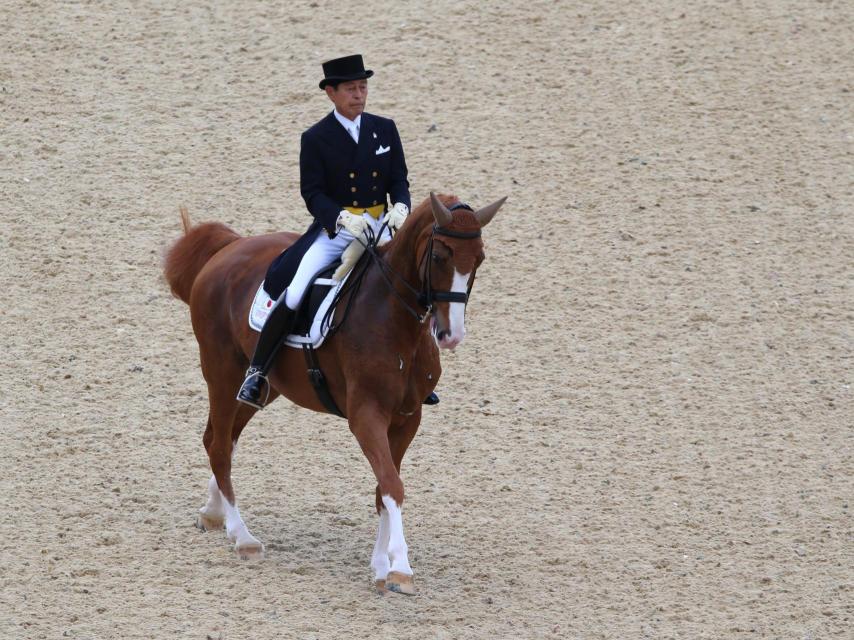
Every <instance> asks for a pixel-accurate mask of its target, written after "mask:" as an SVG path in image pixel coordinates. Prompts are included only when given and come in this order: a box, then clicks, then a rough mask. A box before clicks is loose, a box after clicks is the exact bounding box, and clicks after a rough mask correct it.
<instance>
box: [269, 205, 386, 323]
mask: <svg viewBox="0 0 854 640" xmlns="http://www.w3.org/2000/svg"><path fill="white" fill-rule="evenodd" d="M362 217H363V218H364V219H365V220H367V222H368V225H369V226H370V227H371V228H372V229H373V230H374V233H378V232H379V230H380V226H382V225H381V223H380V220H382V219H383V218H380V220H376V219H374V218H373V217H372V216H371V214H369V213H363V214H362ZM388 237H389V232H388V228H386V229H385V231H383V238H388ZM351 242H353V236H352V235H351V234H350V232H349V231H347V230H346V229H341V231H339V232H338V234H337V235H336V236H335V237H334V238H330V237H329V236H328V235H326V232H325V231H324V230H322V229H321V231H320V233H319V234H318V236H317V238H315V240H314V244H312V245H311V246H310V247H309V248H308V251H306V252H305V255H304V256H303V258H302V262H300V265H299V267H298V268H297V272H296V274H295V275H294V279H293V280H292V281H291V284H290V285H288V289H287V291H286V292H285V304H286V305H288V307H289V308H291V309H296V308H297V307H298V306H299V303H300V300H302V296H303V294H304V293H305V291H306V289H307V288H308V286H309V285H310V284H311V279H312V278H313V277H314V274H316V273H317V272H318V271H320V270H321V269H322V268H323V267H325V266H327V265H330V264H332V263H333V262H335V261H336V260H337V259H338V258H340V257H341V254H342V253H343V252H344V249H346V248H347V247H348V246H349V245H350V243H351Z"/></svg>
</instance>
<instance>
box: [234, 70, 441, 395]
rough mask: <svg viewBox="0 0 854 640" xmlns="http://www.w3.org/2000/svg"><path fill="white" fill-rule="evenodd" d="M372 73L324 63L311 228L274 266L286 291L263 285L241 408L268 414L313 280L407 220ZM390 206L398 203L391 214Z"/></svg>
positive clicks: (402, 165) (395, 154)
mask: <svg viewBox="0 0 854 640" xmlns="http://www.w3.org/2000/svg"><path fill="white" fill-rule="evenodd" d="M373 73H374V72H373V71H371V70H370V69H367V70H366V69H365V66H364V63H363V62H362V56H361V55H352V56H346V57H344V58H337V59H335V60H329V61H328V62H324V63H323V74H324V78H323V80H321V81H320V88H321V89H323V90H325V91H326V95H327V96H328V97H329V99H330V100H331V101H332V103H333V104H334V105H335V108H334V109H333V111H332V112H331V113H329V115H327V116H326V117H325V118H323V119H322V120H321V121H320V122H318V123H316V124H315V125H314V126H312V127H310V128H309V129H308V130H306V131H305V132H304V133H303V134H302V138H301V143H300V191H301V193H302V197H303V199H304V200H305V204H306V206H307V207H308V210H309V212H310V213H311V215H312V216H313V217H314V221H313V222H312V224H311V226H310V227H309V228H308V231H306V232H305V234H303V236H302V237H301V238H300V239H299V240H298V241H297V242H296V243H295V244H294V245H293V246H292V247H291V248H290V249H289V250H288V251H287V252H285V253H284V254H282V256H280V258H279V259H278V260H277V262H276V263H274V268H275V270H276V272H277V274H278V279H279V280H280V281H283V282H286V283H288V284H287V285H286V286H287V288H286V289H284V291H276V290H272V291H271V289H270V283H269V282H268V283H266V284H265V288H266V289H267V292H268V293H270V294H271V295H272V296H273V297H274V298H276V303H275V306H274V307H273V309H272V311H271V313H270V315H269V316H268V318H267V321H266V322H265V324H264V327H263V330H262V331H261V335H260V336H259V338H258V343H257V345H256V347H255V353H254V355H253V356H252V361H251V363H250V365H249V369H248V370H247V371H246V378H245V380H244V381H243V384H242V385H241V387H240V390H239V391H238V393H237V399H238V400H239V401H241V402H243V403H246V404H248V405H251V406H253V407H256V408H258V409H262V408H263V407H264V400H263V399H262V398H263V397H264V394H263V387H264V385H265V384H268V383H267V374H268V372H269V371H270V368H271V367H272V366H273V363H274V362H275V359H276V356H277V354H278V352H279V349H280V348H281V345H282V342H283V339H284V337H285V336H286V335H287V334H288V333H290V331H291V329H292V328H293V325H294V322H295V317H296V310H297V309H298V308H299V305H300V302H301V301H302V298H303V295H304V294H305V292H306V290H307V289H308V287H309V286H310V284H311V280H312V278H313V277H314V276H315V275H316V274H317V272H318V271H319V270H320V269H322V268H323V267H325V266H327V265H329V264H332V263H333V262H335V260H337V259H338V258H339V257H340V256H341V254H342V252H343V251H344V250H345V249H346V248H347V247H348V246H349V245H350V244H351V243H353V242H366V239H367V234H368V231H367V230H368V229H370V230H371V231H372V232H373V234H374V235H377V234H379V233H380V230H381V229H382V233H383V236H385V238H381V241H382V240H383V239H387V238H388V237H389V231H392V232H394V231H397V229H399V228H400V226H401V225H402V224H403V222H404V221H405V220H406V217H407V215H408V214H409V208H410V197H409V181H408V180H407V173H408V172H407V169H406V160H405V159H404V155H403V145H402V144H401V142H400V135H399V134H398V132H397V127H396V126H395V124H394V121H393V120H390V119H388V118H381V117H379V116H375V115H373V114H370V113H365V111H364V109H365V103H366V101H367V97H368V78H370V77H371V76H372V75H373ZM389 202H393V203H394V206H393V207H392V208H391V209H390V210H389V209H388V203H389ZM383 224H385V225H386V227H385V228H383ZM290 274H293V276H291V275H290ZM268 275H269V274H268ZM268 279H269V278H268ZM424 402H425V404H436V403H437V402H439V398H438V397H437V396H436V394H435V393H431V394H430V396H428V397H427V399H426V400H425V401H424Z"/></svg>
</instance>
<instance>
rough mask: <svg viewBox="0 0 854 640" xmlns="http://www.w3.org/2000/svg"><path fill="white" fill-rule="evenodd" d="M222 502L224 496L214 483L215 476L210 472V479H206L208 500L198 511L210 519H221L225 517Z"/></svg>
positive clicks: (223, 501)
mask: <svg viewBox="0 0 854 640" xmlns="http://www.w3.org/2000/svg"><path fill="white" fill-rule="evenodd" d="M224 503H225V498H223V497H222V492H221V491H220V490H219V486H218V485H217V483H216V476H215V475H213V474H211V479H210V480H208V501H207V502H206V503H205V506H204V507H202V508H201V509H199V513H201V514H202V515H203V516H205V517H206V518H210V519H211V520H222V519H224V518H225V507H224Z"/></svg>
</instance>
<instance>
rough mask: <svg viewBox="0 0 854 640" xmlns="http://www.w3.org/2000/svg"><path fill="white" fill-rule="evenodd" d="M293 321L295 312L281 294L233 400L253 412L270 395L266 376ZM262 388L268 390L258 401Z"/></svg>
mask: <svg viewBox="0 0 854 640" xmlns="http://www.w3.org/2000/svg"><path fill="white" fill-rule="evenodd" d="M295 317H296V312H295V311H293V310H292V309H291V308H289V307H288V305H286V304H285V300H284V294H282V297H281V298H280V299H279V301H278V302H277V303H276V306H275V307H273V310H272V311H271V312H270V316H269V317H268V318H267V321H266V322H265V323H264V327H263V328H262V329H261V335H260V336H258V344H257V345H255V353H254V354H253V355H252V362H251V363H250V364H249V369H247V370H246V379H245V380H244V381H243V384H242V385H241V386H240V391H238V392H237V399H238V400H240V402H243V403H245V404H248V405H250V406H253V407H255V408H256V409H263V408H264V405H265V404H266V403H267V397H268V396H269V394H270V390H269V383H268V382H267V373H268V372H269V371H270V367H272V366H273V362H275V360H276V356H277V355H278V353H279V349H280V348H281V346H282V342H283V341H284V339H285V337H287V335H288V333H290V331H291V329H292V328H293V326H294V320H295ZM265 384H266V385H268V388H267V391H266V394H265V395H264V398H263V399H262V398H261V392H262V391H263V387H264V385H265Z"/></svg>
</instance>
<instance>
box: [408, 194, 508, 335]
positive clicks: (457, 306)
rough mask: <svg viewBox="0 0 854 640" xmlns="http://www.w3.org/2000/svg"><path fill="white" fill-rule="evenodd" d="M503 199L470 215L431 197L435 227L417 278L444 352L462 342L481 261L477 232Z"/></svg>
mask: <svg viewBox="0 0 854 640" xmlns="http://www.w3.org/2000/svg"><path fill="white" fill-rule="evenodd" d="M506 199H507V198H506V197H504V198H502V199H501V200H498V201H497V202H493V203H492V204H490V205H488V206H486V207H483V208H482V209H479V210H477V211H473V210H472V209H471V208H469V207H468V206H467V205H464V204H462V203H457V204H455V205H451V207H450V208H448V207H447V206H446V205H445V204H444V203H443V202H442V201H441V200H439V198H437V197H436V195H435V194H434V193H432V192H431V193H430V205H431V208H432V211H433V218H434V220H435V221H436V225H435V226H434V227H433V228H432V229H431V231H430V233H429V235H428V236H427V238H426V243H425V250H424V259H423V261H422V262H421V273H420V276H421V279H422V282H424V283H425V287H424V291H425V294H426V296H427V301H426V302H427V304H431V305H432V308H433V315H432V317H431V319H430V329H431V331H432V333H433V337H434V338H435V340H436V343H437V344H438V345H439V347H441V348H443V349H453V348H455V347H456V346H457V345H458V344H459V343H460V342H462V341H463V338H465V335H466V327H465V308H466V303H467V301H468V294H469V292H470V291H471V287H472V285H473V284H474V277H475V273H476V272H477V268H478V267H479V266H480V263H481V262H483V259H484V253H483V240H482V239H481V235H480V230H481V228H482V227H485V226H486V225H487V224H489V221H490V220H492V218H493V216H495V214H496V213H497V212H498V209H500V208H501V205H502V204H504V201H505V200H506Z"/></svg>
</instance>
